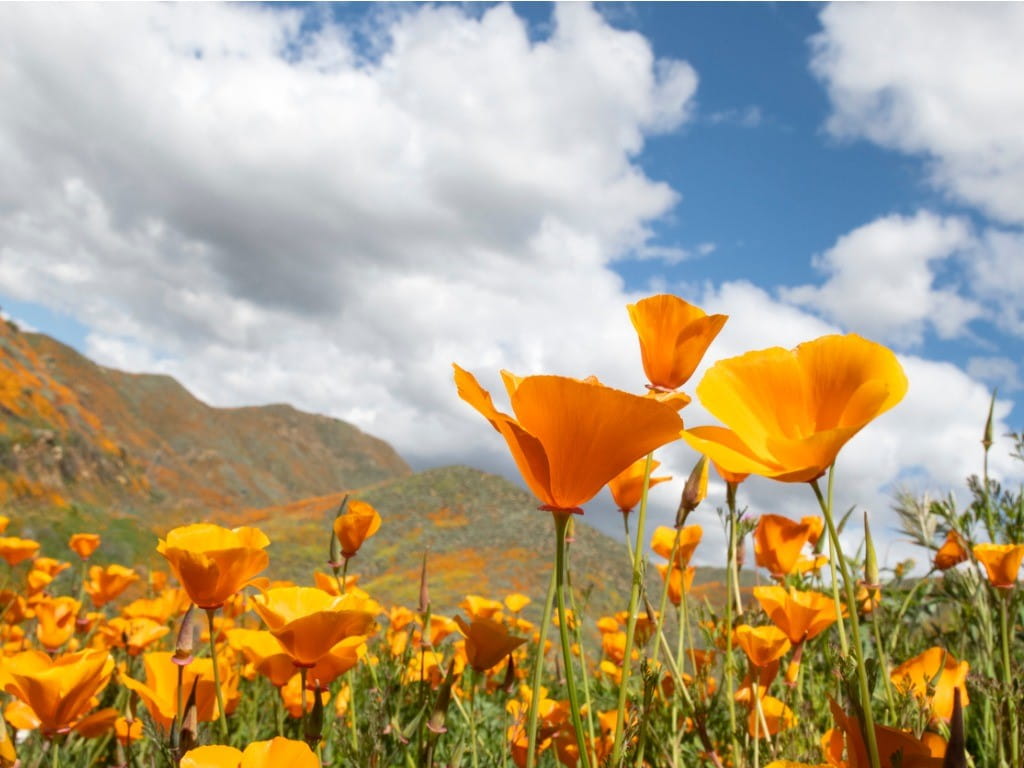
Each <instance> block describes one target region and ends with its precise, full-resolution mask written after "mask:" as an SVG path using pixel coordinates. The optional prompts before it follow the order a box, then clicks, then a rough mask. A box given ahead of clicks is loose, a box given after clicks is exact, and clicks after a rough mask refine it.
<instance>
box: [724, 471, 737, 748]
mask: <svg viewBox="0 0 1024 768" xmlns="http://www.w3.org/2000/svg"><path fill="white" fill-rule="evenodd" d="M736 488H737V486H736V483H726V494H725V501H726V505H727V506H728V508H729V551H728V553H727V554H726V569H725V580H726V585H725V592H726V595H725V687H726V700H727V701H728V702H729V743H730V744H731V746H732V762H733V765H739V764H740V761H739V744H737V743H736V670H735V667H734V660H733V654H732V601H733V591H734V588H733V583H732V582H733V579H734V578H735V573H736V571H735V569H734V568H733V562H734V560H735V559H736V523H737V519H736V518H737V515H736Z"/></svg>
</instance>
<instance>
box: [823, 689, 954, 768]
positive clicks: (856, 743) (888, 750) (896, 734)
mask: <svg viewBox="0 0 1024 768" xmlns="http://www.w3.org/2000/svg"><path fill="white" fill-rule="evenodd" d="M829 703H830V706H831V707H832V716H833V717H834V718H835V721H836V726H837V727H838V728H839V730H840V731H841V732H842V733H843V736H844V738H845V740H846V754H847V764H848V766H849V768H868V767H869V766H870V765H871V761H870V759H869V758H868V748H867V745H866V744H865V743H864V736H863V729H862V727H861V724H860V723H859V722H858V720H857V718H856V717H852V716H848V715H847V714H846V713H845V712H843V711H842V710H841V709H840V708H839V705H838V704H836V703H835V701H833V700H831V699H830V701H829ZM875 741H876V743H877V744H878V756H879V758H880V759H881V763H882V768H942V766H943V759H942V758H943V752H944V749H942V748H941V747H940V745H939V744H938V743H937V742H934V741H933V740H930V739H917V738H915V737H914V734H912V733H909V732H906V731H901V730H898V729H896V728H889V727H888V726H885V725H876V726H875Z"/></svg>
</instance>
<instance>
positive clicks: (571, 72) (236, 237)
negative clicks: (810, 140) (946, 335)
mask: <svg viewBox="0 0 1024 768" xmlns="http://www.w3.org/2000/svg"><path fill="white" fill-rule="evenodd" d="M310 13H317V14H319V13H320V11H317V10H314V11H310ZM553 14H554V15H553V23H552V25H551V29H550V33H549V34H546V35H545V36H542V37H540V38H539V39H537V36H536V35H532V34H531V30H529V29H527V26H526V23H525V22H524V21H523V20H522V19H520V18H519V17H517V16H516V14H515V13H514V11H513V10H511V9H510V8H509V7H507V6H498V7H494V8H489V9H486V10H484V11H482V12H481V11H480V10H479V9H465V8H462V7H457V6H442V7H422V6H417V7H409V8H406V7H402V8H400V9H394V8H391V9H387V10H386V11H385V12H382V14H381V15H380V16H373V17H372V19H371V21H372V23H371V24H370V26H369V27H368V28H367V29H352V28H348V27H345V26H342V25H340V24H338V23H335V22H333V21H330V20H325V21H323V22H322V23H309V22H310V17H309V16H307V15H304V13H303V12H302V11H296V10H294V9H282V8H279V7H276V6H274V7H270V8H265V7H253V6H247V5H128V6H101V5H69V6H61V7H60V8H59V9H57V8H53V7H46V6H43V7H38V6H32V5H18V6H0V167H3V168H4V171H5V172H4V174H2V175H0V284H2V285H3V287H4V291H5V293H7V294H8V295H10V296H12V297H14V298H17V299H20V300H24V301H31V302H38V303H42V304H45V305H46V306H48V307H50V308H52V309H55V310H59V311H61V312H63V313H66V314H68V315H70V316H73V317H74V318H75V319H76V320H78V321H79V322H81V323H83V324H84V325H85V326H87V327H88V328H89V329H90V332H89V335H88V339H87V351H88V352H89V353H90V354H91V355H93V356H94V357H95V358H97V359H98V360H99V361H100V362H102V363H105V364H108V365H113V366H116V367H121V368H126V369H129V370H148V371H159V372H165V373H169V374H172V375H174V376H176V377H177V378H178V379H179V380H181V381H182V382H183V383H184V384H185V385H186V386H188V387H189V388H190V389H191V390H193V391H194V392H196V393H197V394H198V395H199V396H200V397H202V398H203V399H205V400H207V401H208V402H211V403H213V404H217V405H240V404H258V403H266V402H273V401H287V402H291V403H293V404H295V405H296V406H298V407H301V408H304V409H307V410H312V411H318V412H322V413H328V414H331V415H334V416H337V417H339V418H343V419H346V420H349V421H351V422H353V423H355V424H357V425H358V426H360V427H361V428H363V429H365V430H367V431H369V432H371V433H373V434H376V435H379V436H381V437H383V438H385V439H387V440H388V441H390V442H391V443H392V444H394V445H395V446H396V448H397V449H398V450H399V451H400V452H401V453H402V454H403V455H404V456H406V457H407V458H408V459H409V460H410V461H411V462H412V463H413V464H414V465H416V466H420V467H422V466H430V465H440V464H445V463H466V464H472V465H475V466H478V467H481V468H484V469H491V470H495V471H501V472H503V473H505V474H508V475H509V476H514V474H515V471H514V468H513V467H512V465H511V462H510V461H509V459H508V456H507V453H506V451H505V448H504V445H502V443H501V441H500V439H498V438H497V436H496V435H495V434H494V432H493V430H491V429H490V428H489V427H488V426H487V425H486V424H485V423H484V422H483V421H482V420H481V419H480V418H479V417H478V416H477V414H475V413H474V412H472V410H471V409H470V408H468V407H467V406H465V405H464V404H463V403H461V402H460V401H459V400H458V398H457V397H456V395H455V392H454V386H453V384H452V381H451V367H450V366H451V362H452V361H458V362H459V363H460V364H461V365H463V366H465V367H467V368H469V369H470V370H473V371H475V372H478V373H479V374H480V378H481V381H482V383H483V384H484V385H485V386H489V387H491V388H492V389H495V390H499V391H500V389H501V386H500V381H499V378H498V373H497V372H498V370H499V369H500V368H508V369H511V370H513V371H516V372H517V373H522V374H527V373H535V372H551V373H561V374H567V375H574V376H581V375H586V374H590V373H596V374H598V375H599V376H601V377H602V379H603V380H605V381H607V382H608V383H610V384H613V385H616V386H620V387H624V388H628V389H632V390H639V389H640V388H641V385H642V384H643V381H642V375H641V367H640V360H639V351H638V346H637V343H636V339H635V337H634V335H633V331H632V328H631V326H630V324H629V321H628V318H627V315H626V312H625V308H624V305H625V304H626V303H628V302H630V301H634V300H636V299H638V298H640V297H641V295H642V294H640V293H638V292H627V291H626V290H625V288H624V285H623V281H622V278H621V277H620V275H619V274H618V273H617V272H616V271H615V268H614V267H615V264H616V263H617V261H618V260H621V259H622V258H625V257H628V256H629V255H631V254H633V255H635V254H641V255H642V254H643V253H644V249H645V248H646V249H650V248H652V243H651V242H650V238H649V227H650V225H651V222H653V221H654V220H656V219H657V218H658V217H660V216H663V215H664V214H666V213H667V212H668V211H669V210H670V209H671V208H672V207H673V206H674V205H676V204H677V202H678V196H677V194H676V193H675V192H674V191H673V190H672V189H671V188H670V187H669V186H668V185H666V184H664V183H662V182H659V181H657V180H656V179H653V178H650V177H649V176H648V175H647V174H646V173H645V172H644V171H643V170H642V168H641V167H640V164H639V163H638V161H637V158H638V155H639V154H640V152H641V151H642V150H643V146H644V141H645V138H646V137H647V136H649V135H651V134H652V133H656V132H660V131H670V130H673V129H674V128H676V127H678V126H679V125H681V124H682V123H683V122H685V121H686V120H687V119H690V116H691V112H692V107H693V100H694V93H695V89H696V84H697V76H696V73H695V72H694V71H693V69H692V68H691V67H690V66H689V65H688V64H686V63H685V62H682V61H669V60H659V59H658V58H657V57H656V56H655V54H654V52H653V50H652V48H651V46H650V44H649V43H648V41H647V40H645V39H644V38H643V37H642V36H640V35H639V34H637V33H634V32H626V31H622V30H618V29H615V28H614V27H612V26H611V25H609V24H608V23H607V22H606V21H605V19H604V18H603V17H602V16H601V15H600V14H599V13H597V12H596V11H594V10H593V9H592V8H589V7H588V6H584V5H577V4H565V5H560V6H556V7H555V9H554V11H553ZM313 21H317V18H316V17H314V18H313ZM357 40H358V41H359V42H357ZM367 41H368V42H367ZM956 226H957V225H955V224H948V223H947V224H946V225H944V226H940V227H938V229H939V230H940V237H939V239H940V240H941V239H942V232H945V233H946V236H947V239H955V238H953V237H952V234H956ZM950 233H952V234H950ZM943 242H945V241H943ZM696 250H697V253H698V254H700V253H701V252H703V254H704V255H707V254H709V253H711V251H712V250H713V246H712V245H710V244H705V245H702V246H697V248H696ZM940 250H941V249H940ZM655 252H656V251H650V250H648V253H655ZM932 252H933V251H928V252H927V253H925V254H924V255H922V256H921V257H920V258H919V260H918V261H919V263H920V264H924V266H923V267H919V269H927V266H928V264H929V263H930V262H929V256H928V254H930V253H932ZM665 255H668V256H671V255H672V254H671V253H665V254H662V256H665ZM935 258H941V257H938V256H937V257H935ZM843 263H845V262H844V261H843V260H842V259H840V260H839V261H838V262H837V264H839V265H840V266H839V267H837V270H838V271H837V272H836V273H835V275H838V274H839V273H840V272H842V271H843V270H844V269H846V267H844V266H843V265H842V264H843ZM979 274H982V273H981V272H980V273H979ZM835 275H832V276H831V277H830V280H831V279H832V278H833V277H835ZM837 279H838V278H837ZM980 279H981V278H979V280H980ZM827 285H828V283H826V286H827ZM664 288H665V289H666V290H670V291H673V292H676V293H679V294H680V295H683V296H684V297H686V298H688V299H690V300H691V301H694V302H696V303H700V304H702V305H703V306H704V307H705V308H706V309H708V310H709V311H722V312H726V313H728V314H731V316H732V317H731V319H730V321H729V323H728V324H727V326H726V328H725V330H724V331H723V333H722V335H721V337H720V339H719V340H718V341H717V342H716V344H715V345H714V347H713V348H712V351H711V355H710V359H714V358H719V357H724V356H728V355H734V354H740V353H741V352H743V351H745V350H747V349H751V348H759V347H766V346H773V345H783V346H792V345H795V344H797V343H799V342H801V341H804V340H806V339H808V338H812V337H814V336H817V335H820V334H822V333H827V332H831V331H833V330H835V326H834V322H838V320H839V318H833V317H831V316H829V315H826V316H825V317H824V319H823V318H822V317H819V316H816V315H814V314H811V313H809V312H807V311H806V310H805V309H802V308H800V307H796V306H792V305H791V304H788V303H786V302H784V301H780V300H779V299H778V298H777V297H774V296H773V295H771V294H769V293H768V292H766V291H765V290H763V289H761V288H758V287H756V286H753V285H750V284H748V283H743V282H731V283H725V284H722V285H675V284H670V285H665V286H664ZM995 289H996V288H995V286H993V290H995ZM822 290H824V289H822ZM910 322H911V323H912V322H913V321H910ZM904 359H905V361H906V363H907V368H908V373H909V374H910V377H911V394H910V395H909V396H908V401H907V403H906V404H905V406H901V407H900V408H897V409H896V410H894V411H893V412H891V413H890V414H886V416H885V417H883V419H881V420H879V422H878V423H877V424H875V425H872V426H871V427H869V429H868V430H867V431H866V432H865V434H864V435H862V436H859V437H858V439H857V441H856V442H855V443H853V444H851V446H850V448H849V451H848V452H847V453H846V454H845V455H844V460H843V472H844V477H845V478H846V482H848V483H849V485H847V486H846V488H848V489H849V491H848V493H849V495H850V496H851V502H852V500H860V501H861V502H862V503H864V504H867V505H869V506H870V507H871V508H872V509H873V510H876V511H878V513H880V514H883V515H884V511H885V508H886V507H887V504H888V502H887V499H886V496H885V493H886V489H887V488H889V487H891V486H892V484H893V483H894V482H896V481H897V480H899V479H900V478H901V477H903V476H904V475H905V474H906V473H907V472H910V471H913V472H914V473H915V477H916V478H917V479H918V480H920V481H921V482H922V483H924V484H926V485H927V484H931V485H933V486H935V487H938V488H944V487H947V486H949V485H951V484H956V483H958V482H959V481H960V479H961V478H962V476H963V475H964V474H965V473H966V472H968V471H970V470H971V469H972V468H973V465H972V464H971V461H970V458H969V455H968V452H967V451H965V450H963V446H964V445H965V443H963V442H962V441H964V440H966V439H967V435H971V438H970V439H971V440H972V441H974V442H976V436H975V435H974V432H975V431H977V429H978V428H979V425H980V424H981V423H982V422H983V419H984V413H985V408H987V403H988V396H987V392H986V391H985V387H984V386H983V385H981V384H979V383H977V382H975V381H974V380H973V379H971V378H970V377H968V376H967V375H966V374H965V373H964V372H963V371H961V370H958V369H957V368H955V367H954V366H951V365H947V364H938V363H934V362H929V361H927V360H922V359H918V358H911V357H907V358H904ZM699 376H700V372H698V374H697V376H696V377H695V378H694V381H695V382H696V381H697V380H698V379H699ZM499 399H500V398H499ZM999 415H1000V418H1005V415H1006V407H1005V405H1004V406H1001V410H1000V412H999ZM685 417H686V419H687V422H688V423H689V424H691V425H696V424H701V423H709V422H710V417H709V416H708V415H707V414H706V413H703V412H702V411H701V410H700V408H699V405H696V404H695V405H694V406H691V408H689V409H687V412H686V413H685ZM1003 431H1005V429H1003ZM974 442H971V443H970V444H972V445H973V444H974ZM693 458H694V457H693V456H692V455H690V454H689V453H688V452H687V449H685V448H684V447H682V446H681V445H676V446H672V447H670V448H669V449H667V450H666V451H665V456H664V458H663V461H664V462H665V469H666V471H668V472H671V473H673V474H674V475H675V476H676V478H677V481H678V482H679V483H680V484H681V482H682V480H683V478H685V476H686V474H687V472H688V471H689V469H690V467H691V466H692V462H693ZM992 468H993V472H995V473H1000V472H1001V473H1004V475H1005V474H1009V473H1012V472H1013V471H1014V470H1013V467H1012V466H1011V465H1009V463H1008V460H1006V461H1004V460H1003V459H1002V458H999V457H994V459H993V463H992ZM792 490H793V489H791V488H781V487H780V486H778V485H777V484H772V483H769V482H767V481H753V482H751V483H749V485H748V489H745V493H749V495H748V496H747V497H746V498H747V500H748V503H750V504H751V507H752V508H754V509H756V510H759V511H776V512H785V513H787V514H797V513H798V511H799V507H800V504H805V505H810V504H813V500H812V499H811V498H810V496H809V494H803V495H804V496H806V497H807V498H806V499H805V500H804V501H803V502H800V501H791V500H790V499H791V498H792V497H793V496H799V495H800V494H793V493H792ZM659 493H662V494H663V495H662V499H663V501H660V502H658V504H657V505H656V508H655V509H654V510H653V514H654V517H655V520H656V521H661V522H668V520H669V519H670V516H671V513H672V511H673V510H674V504H675V499H674V498H672V497H673V495H674V494H673V493H672V492H671V490H668V489H664V488H661V487H659ZM676 495H677V494H676ZM609 509H610V508H609ZM704 514H709V515H711V517H710V518H709V521H708V524H707V525H706V528H707V530H708V532H709V533H708V537H709V539H708V540H709V544H708V546H707V547H706V548H705V549H704V550H703V553H702V557H703V559H704V561H705V562H712V563H714V562H718V561H719V559H720V558H719V556H718V555H719V553H720V551H721V548H720V547H717V548H716V545H715V542H716V539H715V533H714V531H715V530H716V528H717V523H716V522H715V521H714V519H713V513H704ZM588 517H591V518H592V519H593V518H594V517H597V518H598V519H600V517H601V513H600V511H599V510H596V511H595V513H594V515H590V514H589V513H588ZM615 522H617V521H614V520H613V523H615ZM613 530H617V528H616V529H613Z"/></svg>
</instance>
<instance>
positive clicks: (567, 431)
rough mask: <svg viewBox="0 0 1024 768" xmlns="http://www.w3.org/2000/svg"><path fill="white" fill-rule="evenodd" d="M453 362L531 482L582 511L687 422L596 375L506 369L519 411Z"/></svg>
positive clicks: (461, 384) (544, 497) (548, 502)
mask: <svg viewBox="0 0 1024 768" xmlns="http://www.w3.org/2000/svg"><path fill="white" fill-rule="evenodd" d="M453 367H454V369H455V383H456V385H457V386H458V390H459V396H460V397H461V398H462V399H463V400H465V401H466V402H467V403H469V404H470V405H472V406H473V407H474V408H475V409H476V410H477V411H479V412H480V414H481V415H482V416H483V417H484V418H486V419H487V420H488V421H489V422H490V423H491V426H493V427H494V428H495V429H496V430H497V431H498V432H499V433H500V434H501V436H502V437H504V438H505V442H506V443H507V444H508V447H509V450H510V451H511V452H512V458H513V459H514V460H515V462H516V466H517V467H519V471H520V472H521V473H522V476H523V480H524V481H525V482H526V485H527V486H529V488H530V490H531V491H533V493H534V494H535V495H536V496H537V498H539V499H540V500H541V502H543V504H544V506H545V507H547V508H549V509H552V510H563V511H578V510H579V507H580V505H582V504H584V503H586V502H587V501H589V500H590V499H592V498H593V497H594V496H596V495H597V493H598V492H599V491H600V490H601V488H603V487H604V486H605V485H606V484H607V483H608V481H609V480H611V479H612V478H613V477H615V475H617V474H618V473H619V472H621V471H622V470H624V469H625V468H626V467H628V466H629V465H630V464H631V463H632V462H634V461H636V460H637V459H639V458H640V457H641V456H646V455H647V454H648V453H650V452H651V451H653V450H654V449H655V448H658V447H660V446H662V445H664V444H665V443H668V442H671V441H672V440H675V439H676V438H678V437H679V431H680V430H681V429H682V425H683V422H682V419H680V418H679V415H678V414H677V413H676V412H675V411H674V410H673V409H672V408H671V407H669V406H667V405H664V404H662V403H660V402H658V401H657V400H655V399H652V398H645V397H639V396H637V395H631V394H630V393H628V392H623V391H621V390H617V389H612V388H611V387H606V386H604V385H603V384H600V383H598V382H597V381H594V380H588V381H580V380H579V379H570V378H565V377H562V376H527V377H525V378H520V377H518V376H515V375H514V374H511V373H509V372H508V371H502V378H503V380H504V382H505V388H506V390H507V391H508V395H509V400H510V402H511V404H512V410H513V412H514V413H515V418H513V417H511V416H509V415H507V414H504V413H502V412H501V411H499V410H497V409H496V408H495V407H494V403H493V402H492V401H491V396H490V394H488V393H487V391H486V390H485V389H483V388H482V387H481V386H480V384H479V383H478V382H477V380H476V379H475V378H474V377H473V375H472V374H471V373H469V372H468V371H465V370H463V369H462V368H460V367H459V366H458V365H454V366H453Z"/></svg>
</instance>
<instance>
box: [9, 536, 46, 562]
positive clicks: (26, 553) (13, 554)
mask: <svg viewBox="0 0 1024 768" xmlns="http://www.w3.org/2000/svg"><path fill="white" fill-rule="evenodd" d="M38 551H39V542H38V541H33V540H32V539H19V538H18V537H17V536H0V558H3V559H4V560H6V561H7V564H8V565H10V566H15V565H17V564H18V563H20V562H23V561H25V560H28V559H29V558H30V557H33V556H34V555H35V553H36V552H38Z"/></svg>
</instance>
